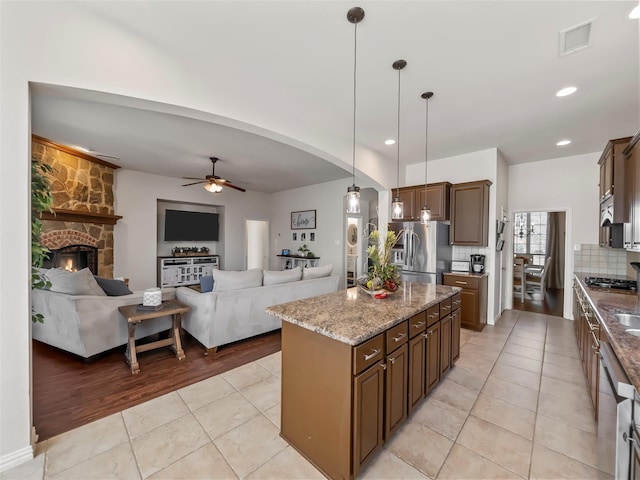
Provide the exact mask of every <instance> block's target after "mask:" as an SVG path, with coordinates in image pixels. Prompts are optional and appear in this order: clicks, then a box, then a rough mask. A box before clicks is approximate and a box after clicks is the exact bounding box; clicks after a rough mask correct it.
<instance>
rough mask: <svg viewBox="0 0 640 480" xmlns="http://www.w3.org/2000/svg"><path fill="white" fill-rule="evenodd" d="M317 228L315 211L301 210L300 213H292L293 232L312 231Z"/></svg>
mask: <svg viewBox="0 0 640 480" xmlns="http://www.w3.org/2000/svg"><path fill="white" fill-rule="evenodd" d="M315 228H316V211H315V210H301V211H298V212H291V230H310V229H315Z"/></svg>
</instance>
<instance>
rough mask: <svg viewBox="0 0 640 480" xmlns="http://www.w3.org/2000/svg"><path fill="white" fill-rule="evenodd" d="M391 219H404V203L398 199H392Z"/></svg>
mask: <svg viewBox="0 0 640 480" xmlns="http://www.w3.org/2000/svg"><path fill="white" fill-rule="evenodd" d="M391 218H392V219H393V220H400V219H401V218H404V203H402V200H401V199H400V198H398V197H396V198H394V199H393V204H392V205H391Z"/></svg>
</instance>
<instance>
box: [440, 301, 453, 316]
mask: <svg viewBox="0 0 640 480" xmlns="http://www.w3.org/2000/svg"><path fill="white" fill-rule="evenodd" d="M450 313H451V297H449V298H447V299H446V300H443V301H441V302H440V318H443V317H446V316H447V315H449V314H450Z"/></svg>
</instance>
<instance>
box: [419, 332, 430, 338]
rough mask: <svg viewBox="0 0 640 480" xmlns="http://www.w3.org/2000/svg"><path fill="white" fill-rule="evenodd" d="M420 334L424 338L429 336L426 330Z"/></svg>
mask: <svg viewBox="0 0 640 480" xmlns="http://www.w3.org/2000/svg"><path fill="white" fill-rule="evenodd" d="M421 335H422V336H423V337H424V338H429V332H427V333H421Z"/></svg>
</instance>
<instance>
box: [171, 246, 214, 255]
mask: <svg viewBox="0 0 640 480" xmlns="http://www.w3.org/2000/svg"><path fill="white" fill-rule="evenodd" d="M171 255H173V256H174V257H195V256H199V255H209V247H173V248H172V249H171Z"/></svg>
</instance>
